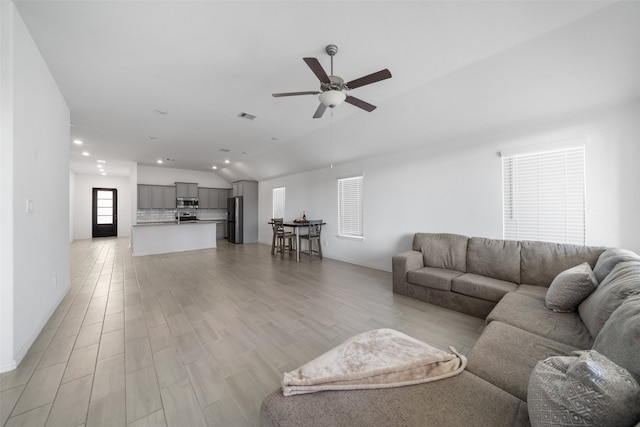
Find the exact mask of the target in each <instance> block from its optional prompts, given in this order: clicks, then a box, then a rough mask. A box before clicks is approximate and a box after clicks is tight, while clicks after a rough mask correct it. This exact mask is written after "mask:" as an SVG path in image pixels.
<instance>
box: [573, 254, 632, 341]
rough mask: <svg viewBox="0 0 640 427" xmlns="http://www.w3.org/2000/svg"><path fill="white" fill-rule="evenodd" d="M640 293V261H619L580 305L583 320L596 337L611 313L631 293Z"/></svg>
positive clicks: (579, 309)
mask: <svg viewBox="0 0 640 427" xmlns="http://www.w3.org/2000/svg"><path fill="white" fill-rule="evenodd" d="M636 294H640V261H627V262H620V263H618V264H617V265H616V266H615V267H614V268H613V270H612V271H611V273H609V275H608V276H607V277H605V279H604V280H603V281H602V283H600V285H598V287H597V288H596V290H595V291H593V293H592V294H591V295H589V296H588V297H587V299H585V300H584V301H583V302H582V303H581V304H580V305H579V306H578V311H579V312H580V317H581V318H582V321H583V322H584V324H585V325H586V326H587V329H589V332H590V333H591V336H593V337H596V336H598V334H599V333H600V330H601V329H602V327H603V326H604V324H605V322H606V321H607V320H609V317H610V316H611V313H613V312H614V310H615V309H617V308H618V307H620V305H621V304H622V302H623V301H624V300H625V299H627V297H629V296H631V295H636Z"/></svg>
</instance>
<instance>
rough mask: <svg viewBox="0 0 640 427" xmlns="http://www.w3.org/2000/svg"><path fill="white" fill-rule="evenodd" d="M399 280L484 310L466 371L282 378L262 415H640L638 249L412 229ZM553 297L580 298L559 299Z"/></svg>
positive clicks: (612, 420)
mask: <svg viewBox="0 0 640 427" xmlns="http://www.w3.org/2000/svg"><path fill="white" fill-rule="evenodd" d="M585 263H586V264H585ZM585 285H586V286H585ZM587 288H588V289H587ZM585 289H587V292H585V291H584V290H585ZM393 290H394V292H396V293H398V294H402V295H406V296H409V297H414V298H418V299H421V300H425V301H428V302H431V303H435V304H439V305H442V306H445V307H448V308H451V309H454V310H458V311H463V312H465V313H468V314H471V315H474V316H476V317H482V318H485V319H486V327H485V329H484V330H483V332H482V334H481V336H480V338H479V339H478V341H477V342H476V343H475V345H474V347H473V348H472V349H471V351H470V352H469V354H468V355H467V357H468V365H467V367H466V369H465V371H463V372H462V374H460V375H457V376H455V377H452V378H448V379H445V380H440V381H435V382H430V383H425V384H420V385H414V386H406V387H398V388H389V389H381V390H358V391H329V392H320V393H314V394H308V395H301V396H294V397H283V396H282V393H281V391H280V390H276V391H274V392H273V393H271V394H270V395H269V396H267V397H266V398H265V400H264V401H263V404H262V409H261V413H260V425H262V426H280V427H285V426H468V425H481V426H528V425H534V426H542V425H551V423H552V421H553V422H554V423H555V424H554V425H570V424H571V423H572V422H575V420H573V421H572V420H571V419H570V418H571V417H574V416H575V417H582V418H581V422H583V423H586V425H611V426H613V425H615V426H624V425H630V426H633V425H636V426H639V425H640V386H639V385H638V383H640V257H639V256H638V255H636V254H634V253H633V252H630V251H625V250H621V249H605V248H600V247H584V246H574V245H562V244H553V243H545V242H532V241H505V240H496V239H485V238H477V237H471V238H469V237H466V236H460V235H454V234H429V233H417V234H416V235H415V236H414V240H413V247H412V250H411V251H407V252H405V253H402V254H400V255H397V256H394V257H393ZM558 299H565V300H567V301H569V303H570V304H569V305H573V307H569V308H567V307H564V308H563V311H554V310H556V309H557V307H556V306H555V305H553V304H554V303H556V302H557V300H558ZM550 306H551V307H554V309H553V310H552V309H550V308H549V307H550ZM543 361H544V362H543ZM594 367H595V368H594ZM576 384H577V386H576ZM575 387H577V388H575ZM562 390H564V391H562ZM576 390H577V391H576ZM585 390H586V391H585ZM581 393H582V394H584V396H582V395H581ZM569 395H571V396H572V399H573V400H571V399H569V400H567V401H566V402H565V401H564V400H563V399H565V398H567V396H569ZM576 396H577V398H576ZM594 396H595V398H594ZM581 399H582V400H581ZM559 402H560V403H559ZM563 402H564V403H563ZM576 402H577V403H576ZM585 402H587V403H586V404H585ZM571 405H577V406H576V407H572V406H571ZM554 417H556V418H554ZM563 417H564V418H563ZM563 422H564V423H565V424H563ZM636 423H638V424H636Z"/></svg>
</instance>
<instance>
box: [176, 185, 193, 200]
mask: <svg viewBox="0 0 640 427" xmlns="http://www.w3.org/2000/svg"><path fill="white" fill-rule="evenodd" d="M176 197H198V184H194V183H191V182H176Z"/></svg>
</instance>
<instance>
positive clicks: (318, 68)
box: [302, 58, 331, 84]
mask: <svg viewBox="0 0 640 427" xmlns="http://www.w3.org/2000/svg"><path fill="white" fill-rule="evenodd" d="M302 59H303V60H304V62H306V63H307V65H308V66H309V68H311V71H313V74H315V75H316V77H317V78H318V80H320V81H321V82H322V83H327V84H329V83H331V81H330V80H329V76H328V75H327V73H326V72H325V71H324V68H322V65H320V61H318V60H317V59H316V58H302Z"/></svg>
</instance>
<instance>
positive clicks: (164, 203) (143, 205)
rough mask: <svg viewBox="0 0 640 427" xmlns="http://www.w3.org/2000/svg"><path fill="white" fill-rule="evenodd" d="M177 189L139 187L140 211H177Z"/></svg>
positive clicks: (151, 186)
mask: <svg viewBox="0 0 640 427" xmlns="http://www.w3.org/2000/svg"><path fill="white" fill-rule="evenodd" d="M175 208H176V187H174V186H167V185H145V184H140V185H138V209H175Z"/></svg>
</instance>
